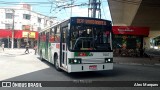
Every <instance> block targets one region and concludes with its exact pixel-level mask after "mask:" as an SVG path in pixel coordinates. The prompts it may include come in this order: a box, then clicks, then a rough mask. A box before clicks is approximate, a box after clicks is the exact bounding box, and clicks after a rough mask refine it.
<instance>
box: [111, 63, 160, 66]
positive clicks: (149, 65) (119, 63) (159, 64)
mask: <svg viewBox="0 0 160 90" xmlns="http://www.w3.org/2000/svg"><path fill="white" fill-rule="evenodd" d="M114 64H123V65H144V66H160V64H157V63H155V64H144V63H141V64H140V63H114Z"/></svg>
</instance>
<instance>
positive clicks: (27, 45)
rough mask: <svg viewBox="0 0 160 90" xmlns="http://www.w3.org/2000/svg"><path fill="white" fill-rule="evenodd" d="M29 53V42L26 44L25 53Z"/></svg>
mask: <svg viewBox="0 0 160 90" xmlns="http://www.w3.org/2000/svg"><path fill="white" fill-rule="evenodd" d="M26 52H27V53H26ZM28 53H29V43H27V44H26V51H25V54H28Z"/></svg>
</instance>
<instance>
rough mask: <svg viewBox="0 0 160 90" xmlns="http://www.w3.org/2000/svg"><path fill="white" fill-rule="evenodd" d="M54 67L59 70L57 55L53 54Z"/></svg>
mask: <svg viewBox="0 0 160 90" xmlns="http://www.w3.org/2000/svg"><path fill="white" fill-rule="evenodd" d="M54 67H55V68H56V70H57V71H61V69H60V67H59V64H58V56H57V55H55V56H54Z"/></svg>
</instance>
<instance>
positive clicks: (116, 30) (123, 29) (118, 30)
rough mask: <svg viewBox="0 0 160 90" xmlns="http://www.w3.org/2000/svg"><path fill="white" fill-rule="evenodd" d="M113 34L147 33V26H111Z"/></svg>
mask: <svg viewBox="0 0 160 90" xmlns="http://www.w3.org/2000/svg"><path fill="white" fill-rule="evenodd" d="M112 30H113V34H124V35H141V36H148V35H149V27H131V26H113V27H112Z"/></svg>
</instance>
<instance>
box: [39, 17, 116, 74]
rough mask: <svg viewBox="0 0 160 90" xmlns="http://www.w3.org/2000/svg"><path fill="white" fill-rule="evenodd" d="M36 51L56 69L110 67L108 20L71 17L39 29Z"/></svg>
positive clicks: (111, 65)
mask: <svg viewBox="0 0 160 90" xmlns="http://www.w3.org/2000/svg"><path fill="white" fill-rule="evenodd" d="M38 54H39V56H40V59H41V60H47V61H48V62H50V63H52V64H53V65H54V66H55V69H57V70H58V71H59V70H64V71H66V72H68V73H71V72H86V71H103V70H112V69H113V50H112V24H111V21H109V20H104V19H97V18H90V17H70V18H69V19H68V20H65V21H63V22H61V23H57V24H55V25H53V26H51V27H48V28H46V29H44V30H42V31H41V32H39V39H38Z"/></svg>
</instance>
